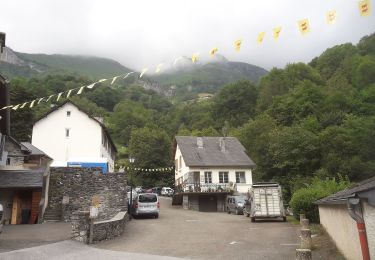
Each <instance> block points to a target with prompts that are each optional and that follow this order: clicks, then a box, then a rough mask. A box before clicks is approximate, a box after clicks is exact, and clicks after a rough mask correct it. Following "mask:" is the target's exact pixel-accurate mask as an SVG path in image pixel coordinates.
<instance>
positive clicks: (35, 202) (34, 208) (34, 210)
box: [29, 190, 42, 224]
mask: <svg viewBox="0 0 375 260" xmlns="http://www.w3.org/2000/svg"><path fill="white" fill-rule="evenodd" d="M41 197H42V192H41V191H38V190H34V191H33V193H32V197H31V217H30V220H29V224H36V221H37V220H38V216H39V203H40V199H41Z"/></svg>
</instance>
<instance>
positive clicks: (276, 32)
mask: <svg viewBox="0 0 375 260" xmlns="http://www.w3.org/2000/svg"><path fill="white" fill-rule="evenodd" d="M281 29H282V27H281V26H279V27H275V28H273V29H272V32H273V39H274V40H278V39H279V37H280V33H281Z"/></svg>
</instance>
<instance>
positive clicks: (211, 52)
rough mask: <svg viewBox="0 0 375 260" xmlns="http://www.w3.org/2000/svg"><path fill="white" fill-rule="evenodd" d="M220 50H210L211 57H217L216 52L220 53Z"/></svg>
mask: <svg viewBox="0 0 375 260" xmlns="http://www.w3.org/2000/svg"><path fill="white" fill-rule="evenodd" d="M218 50H219V49H218V48H216V47H215V48H212V49H211V50H210V56H211V57H213V56H215V54H216V52H217V51H218Z"/></svg>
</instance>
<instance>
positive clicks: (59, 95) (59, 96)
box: [56, 92, 63, 101]
mask: <svg viewBox="0 0 375 260" xmlns="http://www.w3.org/2000/svg"><path fill="white" fill-rule="evenodd" d="M62 94H63V92H60V93H59V94H58V96H57V99H56V101H59V99H60V98H61V95H62Z"/></svg>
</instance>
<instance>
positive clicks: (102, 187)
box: [48, 167, 127, 221]
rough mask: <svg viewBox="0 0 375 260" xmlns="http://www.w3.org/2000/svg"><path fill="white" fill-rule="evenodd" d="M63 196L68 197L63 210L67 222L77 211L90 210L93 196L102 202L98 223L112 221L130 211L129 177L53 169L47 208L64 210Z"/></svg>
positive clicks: (98, 171) (80, 169)
mask: <svg viewBox="0 0 375 260" xmlns="http://www.w3.org/2000/svg"><path fill="white" fill-rule="evenodd" d="M63 196H68V197H69V202H68V203H67V204H66V205H64V207H63V218H64V220H66V221H69V220H70V217H71V215H72V212H74V211H87V210H89V209H90V206H91V205H92V200H93V197H94V196H95V197H96V198H98V199H99V203H100V205H99V217H98V220H108V219H111V218H113V217H114V216H115V215H116V214H117V213H119V212H120V211H126V210H127V198H126V196H127V192H126V174H125V173H123V172H121V173H120V172H118V173H106V174H102V173H101V172H100V169H95V168H69V167H67V168H66V167H61V168H51V174H50V182H49V203H48V208H51V209H59V208H62V200H63Z"/></svg>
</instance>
